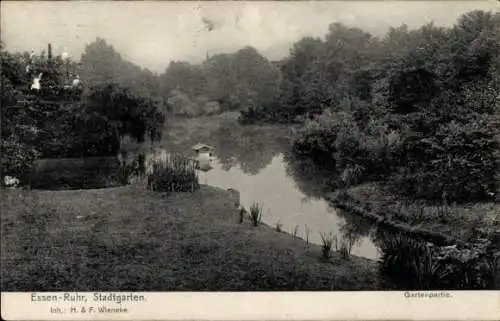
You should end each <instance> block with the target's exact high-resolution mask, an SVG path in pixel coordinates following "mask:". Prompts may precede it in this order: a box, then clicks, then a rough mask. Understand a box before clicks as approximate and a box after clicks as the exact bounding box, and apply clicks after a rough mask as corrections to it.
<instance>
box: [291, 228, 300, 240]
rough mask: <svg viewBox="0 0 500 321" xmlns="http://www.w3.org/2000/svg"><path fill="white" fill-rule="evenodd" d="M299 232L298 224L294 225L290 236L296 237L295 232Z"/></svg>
mask: <svg viewBox="0 0 500 321" xmlns="http://www.w3.org/2000/svg"><path fill="white" fill-rule="evenodd" d="M298 232H299V226H298V225H295V228H294V229H293V232H292V236H293V238H294V239H295V238H297V233H298Z"/></svg>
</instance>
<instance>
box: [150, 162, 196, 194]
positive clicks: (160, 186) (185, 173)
mask: <svg viewBox="0 0 500 321" xmlns="http://www.w3.org/2000/svg"><path fill="white" fill-rule="evenodd" d="M199 186H200V185H199V180H198V173H197V171H196V167H195V164H194V163H193V162H192V161H190V160H189V159H187V158H185V157H183V156H181V155H177V154H173V155H167V157H166V158H162V159H156V160H153V163H152V171H151V173H150V174H148V189H150V190H152V191H156V192H194V191H195V190H197V189H198V188H199Z"/></svg>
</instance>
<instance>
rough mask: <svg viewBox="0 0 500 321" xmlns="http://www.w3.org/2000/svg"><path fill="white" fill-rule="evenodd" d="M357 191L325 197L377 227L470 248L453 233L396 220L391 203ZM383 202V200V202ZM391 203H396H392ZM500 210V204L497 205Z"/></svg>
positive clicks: (336, 193)
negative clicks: (373, 200)
mask: <svg viewBox="0 0 500 321" xmlns="http://www.w3.org/2000/svg"><path fill="white" fill-rule="evenodd" d="M372 185H373V186H375V187H380V185H379V184H378V183H374V184H372ZM356 194H357V193H356V191H354V190H353V189H352V188H347V189H343V190H340V191H336V192H332V193H329V194H327V195H326V196H325V197H324V198H325V200H327V201H328V202H330V203H331V204H332V206H334V207H335V208H337V209H340V210H343V211H346V212H348V213H351V214H354V215H357V216H359V217H362V218H364V219H367V220H369V221H372V222H374V223H375V224H376V226H377V227H382V228H384V229H387V230H392V231H395V232H402V233H405V234H408V235H410V236H415V237H418V238H421V239H423V240H426V241H429V242H431V243H436V244H437V245H440V246H449V245H457V246H458V247H461V248H468V247H470V244H468V243H467V242H464V241H463V240H461V239H459V238H457V237H454V236H453V235H450V234H447V233H443V232H440V231H437V230H434V229H432V228H425V227H421V226H416V225H412V224H408V223H406V222H401V221H399V220H394V219H392V218H391V217H393V216H394V215H395V213H396V211H395V210H394V209H392V208H391V206H390V205H387V204H386V205H385V206H384V205H380V206H378V205H375V206H374V205H373V204H371V203H370V202H369V201H365V200H364V199H363V198H362V197H359V196H357V195H356ZM380 201H382V200H380ZM381 203H382V202H381ZM391 205H395V202H394V204H391ZM496 207H497V208H498V210H499V211H500V204H499V205H498V206H496ZM447 226H448V227H449V228H450V229H454V228H456V226H453V225H447Z"/></svg>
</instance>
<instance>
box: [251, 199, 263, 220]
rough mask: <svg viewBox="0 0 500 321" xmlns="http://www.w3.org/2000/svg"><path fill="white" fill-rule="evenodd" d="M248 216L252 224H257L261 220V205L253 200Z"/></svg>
mask: <svg viewBox="0 0 500 321" xmlns="http://www.w3.org/2000/svg"><path fill="white" fill-rule="evenodd" d="M250 218H251V219H252V223H253V225H254V226H258V225H259V224H260V222H261V221H262V205H261V204H259V203H257V202H254V203H252V205H250Z"/></svg>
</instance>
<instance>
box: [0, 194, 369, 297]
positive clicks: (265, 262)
mask: <svg viewBox="0 0 500 321" xmlns="http://www.w3.org/2000/svg"><path fill="white" fill-rule="evenodd" d="M1 204H2V205H1V211H0V212H1V215H2V267H1V269H2V290H4V291H33V290H37V291H42V290H45V291H50V290H52V291H57V290H65V291H70V290H78V291H85V290H103V291H104V290H108V291H110V290H115V291H116V290H136V291H168V290H172V291H176V290H179V291H180V290H200V291H209V290H210V291H217V290H234V291H239V290H245V291H248V290H255V291H258V290H359V289H366V290H368V289H375V288H376V287H377V276H376V274H377V273H376V265H375V263H374V262H372V261H369V260H365V259H361V258H355V257H351V258H350V260H344V259H342V258H341V256H340V255H339V254H337V253H333V255H332V257H331V258H330V259H329V261H327V262H325V261H323V260H322V259H321V247H319V246H314V245H309V246H307V245H306V243H305V242H304V241H303V240H300V239H294V238H293V237H292V236H290V235H287V234H284V233H278V232H276V231H275V230H274V229H273V228H271V227H267V226H265V225H259V226H258V227H254V226H253V225H252V223H251V222H250V221H249V219H246V220H245V221H244V222H243V223H241V224H240V223H239V219H240V218H239V215H238V211H237V209H236V208H235V206H234V203H233V201H232V200H231V197H230V196H229V192H227V191H224V190H220V189H217V188H213V187H208V186H202V187H201V189H200V190H198V191H196V192H194V193H192V194H191V193H171V194H166V193H154V192H150V191H147V190H144V189H139V188H137V187H134V186H127V187H117V188H108V189H97V190H83V191H35V190H31V191H27V190H5V191H2V202H1Z"/></svg>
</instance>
